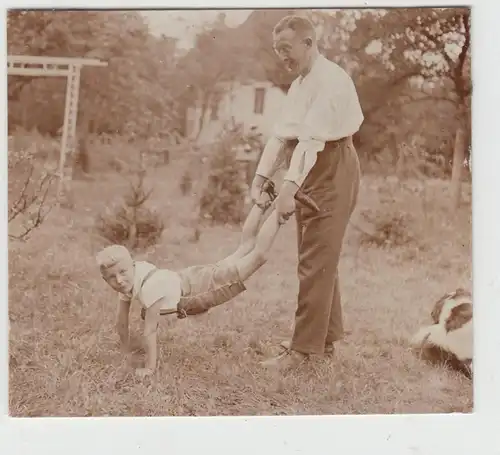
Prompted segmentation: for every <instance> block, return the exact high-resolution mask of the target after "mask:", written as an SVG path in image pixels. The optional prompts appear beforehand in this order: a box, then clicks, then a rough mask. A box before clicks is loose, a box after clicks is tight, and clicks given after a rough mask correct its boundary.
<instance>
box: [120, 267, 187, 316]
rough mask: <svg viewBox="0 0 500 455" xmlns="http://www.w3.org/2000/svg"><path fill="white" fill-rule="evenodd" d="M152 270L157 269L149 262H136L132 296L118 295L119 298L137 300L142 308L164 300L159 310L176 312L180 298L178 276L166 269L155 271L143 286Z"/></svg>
mask: <svg viewBox="0 0 500 455" xmlns="http://www.w3.org/2000/svg"><path fill="white" fill-rule="evenodd" d="M154 269H157V268H156V266H154V265H153V264H151V263H149V262H146V261H136V262H135V265H134V285H133V288H132V295H131V296H126V295H120V298H121V299H123V300H127V301H128V300H131V301H133V300H137V301H138V302H139V304H140V305H141V306H142V307H143V308H149V307H151V306H152V305H154V304H155V303H156V302H157V301H158V300H160V299H164V300H163V304H162V306H161V310H176V309H177V304H178V303H179V301H180V299H181V296H182V287H181V286H182V285H181V278H180V276H179V274H178V273H176V272H174V271H172V270H168V269H157V270H156V272H155V273H153V274H152V275H151V276H150V277H149V278H148V279H147V281H146V282H145V283H144V284H143V281H144V278H145V277H146V275H147V274H148V273H149V272H150V271H151V270H154Z"/></svg>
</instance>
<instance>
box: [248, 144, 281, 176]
mask: <svg viewBox="0 0 500 455" xmlns="http://www.w3.org/2000/svg"><path fill="white" fill-rule="evenodd" d="M285 145H286V142H285V141H284V140H282V139H280V138H279V137H277V136H273V137H271V138H270V139H269V140H268V141H267V143H266V146H265V147H264V151H263V152H262V156H261V158H260V161H259V164H258V166H257V170H256V172H255V174H256V175H257V176H260V177H262V178H263V181H264V180H265V179H271V178H272V177H273V176H274V174H275V173H276V171H277V170H278V169H279V167H280V165H281V163H282V162H283V159H284V156H283V151H284V149H285Z"/></svg>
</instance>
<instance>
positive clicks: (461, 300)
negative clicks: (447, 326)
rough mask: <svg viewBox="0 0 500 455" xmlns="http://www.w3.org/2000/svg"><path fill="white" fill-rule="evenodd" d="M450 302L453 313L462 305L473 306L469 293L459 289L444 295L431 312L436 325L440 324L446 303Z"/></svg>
mask: <svg viewBox="0 0 500 455" xmlns="http://www.w3.org/2000/svg"><path fill="white" fill-rule="evenodd" d="M449 301H453V302H450V305H449V306H450V307H451V311H453V309H454V308H457V307H459V306H461V305H462V304H466V305H465V306H469V305H470V306H472V295H471V293H470V292H469V291H467V290H465V289H462V288H458V289H457V290H455V291H453V292H449V293H447V294H445V295H443V296H442V297H441V298H440V299H439V300H438V301H437V302H436V303H435V304H434V308H433V309H432V311H431V318H432V321H433V322H434V324H439V321H440V319H441V316H442V312H443V307H444V305H445V303H446V302H449Z"/></svg>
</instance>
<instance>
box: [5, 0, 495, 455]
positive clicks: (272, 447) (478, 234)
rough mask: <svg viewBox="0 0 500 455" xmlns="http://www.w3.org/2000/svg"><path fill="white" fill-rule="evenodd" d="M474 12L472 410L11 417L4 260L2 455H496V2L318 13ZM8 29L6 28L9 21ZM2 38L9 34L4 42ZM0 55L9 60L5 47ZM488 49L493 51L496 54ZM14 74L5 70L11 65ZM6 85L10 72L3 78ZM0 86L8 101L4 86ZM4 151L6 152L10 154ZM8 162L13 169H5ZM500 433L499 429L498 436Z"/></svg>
mask: <svg viewBox="0 0 500 455" xmlns="http://www.w3.org/2000/svg"><path fill="white" fill-rule="evenodd" d="M414 6H434V7H443V6H449V7H453V6H471V7H472V35H473V38H472V49H473V56H472V65H473V90H474V91H473V109H472V118H473V149H474V152H473V153H474V165H473V280H474V283H473V292H474V305H475V313H474V320H475V322H474V324H475V334H474V336H475V341H474V343H475V359H474V370H475V371H474V373H475V375H474V376H475V377H474V407H475V411H474V413H472V414H464V415H462V414H452V415H435V414H433V415H431V414H427V415H425V414H424V415H390V416H378V415H377V416H331V417H330V416H324V417H323V416H321V417H315V416H313V417H305V416H301V417H231V418H229V417H228V418H225V417H206V418H195V417H193V418H190V417H178V418H175V417H164V418H140V417H135V418H134V417H130V418H111V417H107V418H23V419H12V418H9V417H8V367H7V365H8V336H7V302H8V283H7V279H8V268H7V264H8V261H7V255H5V257H4V258H3V261H2V262H1V267H2V272H3V276H4V277H5V280H2V290H3V291H4V293H3V295H4V299H2V302H5V307H4V308H3V309H4V310H5V311H1V312H0V330H1V333H2V337H3V338H2V340H3V341H4V343H3V344H2V347H3V348H2V349H1V350H0V364H3V365H4V366H6V368H5V369H3V370H2V371H3V372H4V374H3V375H2V376H1V378H0V383H1V385H2V387H1V397H0V405H1V416H0V452H1V453H5V454H12V455H18V454H19V455H20V454H32V453H36V454H37V455H46V454H51V455H57V454H64V455H67V454H68V453H71V454H72V455H76V454H85V455H87V454H89V453H95V454H99V455H100V454H109V455H110V454H112V453H120V454H121V455H128V454H132V453H133V454H136V453H140V454H148V455H150V454H153V453H162V452H168V453H174V454H177V453H193V454H194V453H200V451H202V452H203V453H217V454H219V455H220V454H226V453H227V454H233V453H238V454H247V453H248V454H252V455H254V454H256V453H259V452H263V453H266V454H267V453H269V454H272V455H277V454H281V453H294V454H313V453H324V452H330V451H332V452H338V453H341V454H342V455H347V454H364V453H366V452H367V451H369V452H370V453H384V454H385V455H389V454H395V455H403V454H412V455H415V454H439V455H445V454H448V453H452V454H459V453H472V451H473V450H475V449H479V452H480V453H481V454H484V455H487V454H493V453H500V438H499V437H498V434H497V433H498V428H499V426H498V424H496V425H495V424H494V422H495V421H496V420H497V419H496V414H497V411H498V410H499V409H500V355H499V352H500V330H498V326H499V324H500V298H499V297H498V296H499V295H500V241H499V239H500V234H499V233H500V229H499V225H500V223H499V212H500V203H499V202H498V201H497V199H498V196H499V195H500V176H498V175H497V174H498V173H499V170H500V141H499V134H497V133H498V131H499V130H500V115H499V107H500V82H499V78H498V75H499V74H500V67H499V63H500V52H499V49H498V39H497V35H496V32H497V29H498V18H499V17H500V2H498V1H495V0H475V1H470V2H468V3H465V2H456V1H455V2H453V1H449V0H441V1H440V2H438V1H429V0H427V1H423V2H411V1H401V0H400V1H396V0H393V1H390V0H386V1H384V2H375V1H357V0H351V1H347V0H344V1H343V2H341V1H338V0H337V1H336V0H330V1H325V0H319V1H316V2H315V3H314V6H313V7H314V8H320V7H325V8H340V7H347V8H360V7H370V8H375V7H414ZM5 7H6V8H9V7H10V8H14V7H15V8H21V7H22V8H33V7H38V8H54V7H55V8H69V7H71V8H83V9H90V8H92V9H94V8H113V9H125V8H134V9H142V10H144V9H149V8H158V9H160V8H161V9H164V8H172V9H185V8H217V7H218V8H221V9H232V8H242V9H255V8H273V7H282V8H285V7H286V8H296V7H307V8H310V7H311V6H310V5H306V4H305V2H298V1H296V0H292V1H287V2H285V1H284V0H282V1H278V0H274V1H267V2H265V3H262V2H260V3H256V2H251V1H249V0H239V1H238V2H235V1H229V0H222V1H221V0H219V1H217V2H208V1H202V0H197V1H192V0H191V1H189V4H188V5H187V4H183V3H181V2H176V3H174V2H172V1H165V0H163V1H149V2H143V3H140V4H139V3H133V2H119V1H114V0H100V1H99V2H97V1H95V0H92V1H90V0H87V1H85V2H82V1H76V2H72V3H70V4H67V3H65V2H63V1H61V0H57V1H56V0H51V1H47V0H37V1H31V2H29V3H25V4H24V5H20V4H17V3H11V4H10V5H5ZM5 14H6V10H5ZM4 23H5V22H4ZM3 38H4V39H5V33H4V35H3ZM2 49H3V51H2V58H3V59H6V54H5V53H6V46H3V48H2ZM490 49H492V50H490ZM4 65H5V66H4V67H6V62H5V63H4ZM2 74H3V76H2V77H4V78H6V77H7V76H6V72H5V73H2ZM2 82H3V83H2V84H0V87H1V88H0V90H1V91H2V95H3V96H2V99H3V100H5V102H6V99H7V93H6V86H7V84H6V80H4V81H2ZM3 112H4V114H5V120H4V121H3V122H2V128H3V134H2V137H3V138H4V140H5V142H4V150H7V142H6V141H7V115H6V113H7V110H6V107H5V109H4V110H3ZM6 155H7V154H5V157H6ZM5 164H6V163H5ZM0 169H1V171H0V172H1V175H2V183H3V185H2V193H1V195H2V207H3V208H4V209H5V207H6V205H7V204H6V201H7V185H6V183H7V165H5V166H2V167H1V168H0ZM2 229H4V231H3V233H2V234H3V235H2V236H1V239H2V241H3V242H5V243H4V246H3V251H5V252H7V251H8V246H7V223H4V224H3V225H2ZM495 430H497V431H495Z"/></svg>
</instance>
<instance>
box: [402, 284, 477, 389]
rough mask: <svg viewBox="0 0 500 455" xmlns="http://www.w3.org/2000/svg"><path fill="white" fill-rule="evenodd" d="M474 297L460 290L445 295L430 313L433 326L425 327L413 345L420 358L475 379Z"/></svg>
mask: <svg viewBox="0 0 500 455" xmlns="http://www.w3.org/2000/svg"><path fill="white" fill-rule="evenodd" d="M472 311H473V310H472V295H471V293H470V292H468V291H466V290H465V289H461V288H459V289H457V290H456V291H454V292H450V293H448V294H445V295H444V296H442V297H441V298H440V299H439V300H438V301H437V302H436V303H435V304H434V308H433V309H432V311H431V319H432V322H433V324H432V325H429V326H426V327H422V328H421V329H420V330H419V331H418V332H417V333H416V334H415V335H414V336H413V338H412V339H411V341H410V345H411V347H412V349H414V350H415V351H416V352H417V354H418V355H419V356H420V358H422V359H424V360H426V361H428V362H430V363H433V364H445V365H447V366H449V367H451V368H452V369H454V370H456V371H459V372H461V373H463V374H464V375H465V376H466V377H467V378H469V379H472V358H473V336H472V335H473V326H472Z"/></svg>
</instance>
